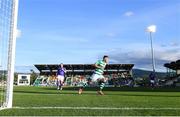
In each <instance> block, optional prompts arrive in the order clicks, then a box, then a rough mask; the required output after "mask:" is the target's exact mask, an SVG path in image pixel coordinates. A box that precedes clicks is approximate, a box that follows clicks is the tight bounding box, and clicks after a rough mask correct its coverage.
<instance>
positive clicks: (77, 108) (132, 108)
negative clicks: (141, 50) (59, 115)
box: [13, 107, 180, 110]
mask: <svg viewBox="0 0 180 117" xmlns="http://www.w3.org/2000/svg"><path fill="white" fill-rule="evenodd" d="M13 109H20V110H25V109H37V110H38V109H72V110H79V109H82V110H180V108H171V107H169V108H158V107H157V108H155V107H152V108H143V107H122V108H114V107H112V108H111V107H13Z"/></svg>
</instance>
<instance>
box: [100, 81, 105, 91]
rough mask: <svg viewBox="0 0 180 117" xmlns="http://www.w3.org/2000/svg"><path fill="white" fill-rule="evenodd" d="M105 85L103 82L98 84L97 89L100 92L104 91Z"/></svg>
mask: <svg viewBox="0 0 180 117" xmlns="http://www.w3.org/2000/svg"><path fill="white" fill-rule="evenodd" d="M104 86H105V83H104V82H103V81H100V82H99V89H100V91H102V90H103V89H104Z"/></svg>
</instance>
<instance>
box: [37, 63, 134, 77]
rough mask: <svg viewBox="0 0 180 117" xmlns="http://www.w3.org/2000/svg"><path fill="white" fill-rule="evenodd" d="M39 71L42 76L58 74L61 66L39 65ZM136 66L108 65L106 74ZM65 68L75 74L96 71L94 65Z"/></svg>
mask: <svg viewBox="0 0 180 117" xmlns="http://www.w3.org/2000/svg"><path fill="white" fill-rule="evenodd" d="M34 66H35V67H36V68H37V69H38V70H39V71H40V74H45V73H49V72H52V73H54V72H56V71H57V69H58V66H59V64H38V65H34ZM133 66H134V64H108V65H107V66H106V68H105V73H106V72H108V73H109V72H111V73H114V72H121V71H130V70H132V68H133ZM64 67H65V68H66V70H67V73H73V74H78V75H81V74H90V73H92V71H93V70H94V66H93V64H64Z"/></svg>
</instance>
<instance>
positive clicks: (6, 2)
mask: <svg viewBox="0 0 180 117" xmlns="http://www.w3.org/2000/svg"><path fill="white" fill-rule="evenodd" d="M0 1H1V2H0V6H2V7H0V8H1V13H2V14H5V15H4V16H2V17H1V20H2V26H4V27H3V28H7V31H6V32H8V33H7V34H6V33H4V32H3V31H2V35H7V36H4V37H6V41H7V43H8V45H7V51H6V53H7V57H6V59H7V60H4V61H7V64H5V65H6V66H3V67H4V68H5V69H3V70H6V71H7V74H6V76H5V77H6V78H5V80H6V81H4V82H2V84H3V83H4V84H5V85H2V86H1V87H3V86H5V90H4V100H3V103H2V102H1V104H2V105H1V108H12V102H13V83H14V67H15V50H16V37H17V18H18V0H0ZM6 16H7V18H5V17H6ZM3 23H5V24H8V23H9V25H3ZM2 30H3V29H2ZM0 38H1V37H0ZM2 40H3V37H2ZM6 53H1V54H6ZM5 56H6V55H5ZM2 81H3V80H2Z"/></svg>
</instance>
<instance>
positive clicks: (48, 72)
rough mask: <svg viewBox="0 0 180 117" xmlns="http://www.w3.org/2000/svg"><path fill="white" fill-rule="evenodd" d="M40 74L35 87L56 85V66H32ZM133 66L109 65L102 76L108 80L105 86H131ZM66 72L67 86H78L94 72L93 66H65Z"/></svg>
mask: <svg viewBox="0 0 180 117" xmlns="http://www.w3.org/2000/svg"><path fill="white" fill-rule="evenodd" d="M34 66H35V67H36V68H37V69H38V70H39V72H40V75H39V76H38V78H37V79H36V80H35V82H34V85H35V86H39V85H41V86H44V85H45V86H51V85H56V72H57V69H58V66H59V65H58V64H49V65H46V64H45V65H43V64H42V65H34ZM133 66H134V64H109V65H107V66H106V68H105V72H104V75H105V77H107V78H108V79H109V80H108V82H107V86H116V87H117V86H125V85H127V86H132V85H133V81H134V79H133V74H132V68H133ZM64 67H65V68H66V70H67V73H66V76H65V77H66V82H65V85H67V86H80V85H81V84H82V83H83V82H86V81H88V80H89V78H90V76H91V75H92V73H93V71H94V66H93V64H65V65H64Z"/></svg>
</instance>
